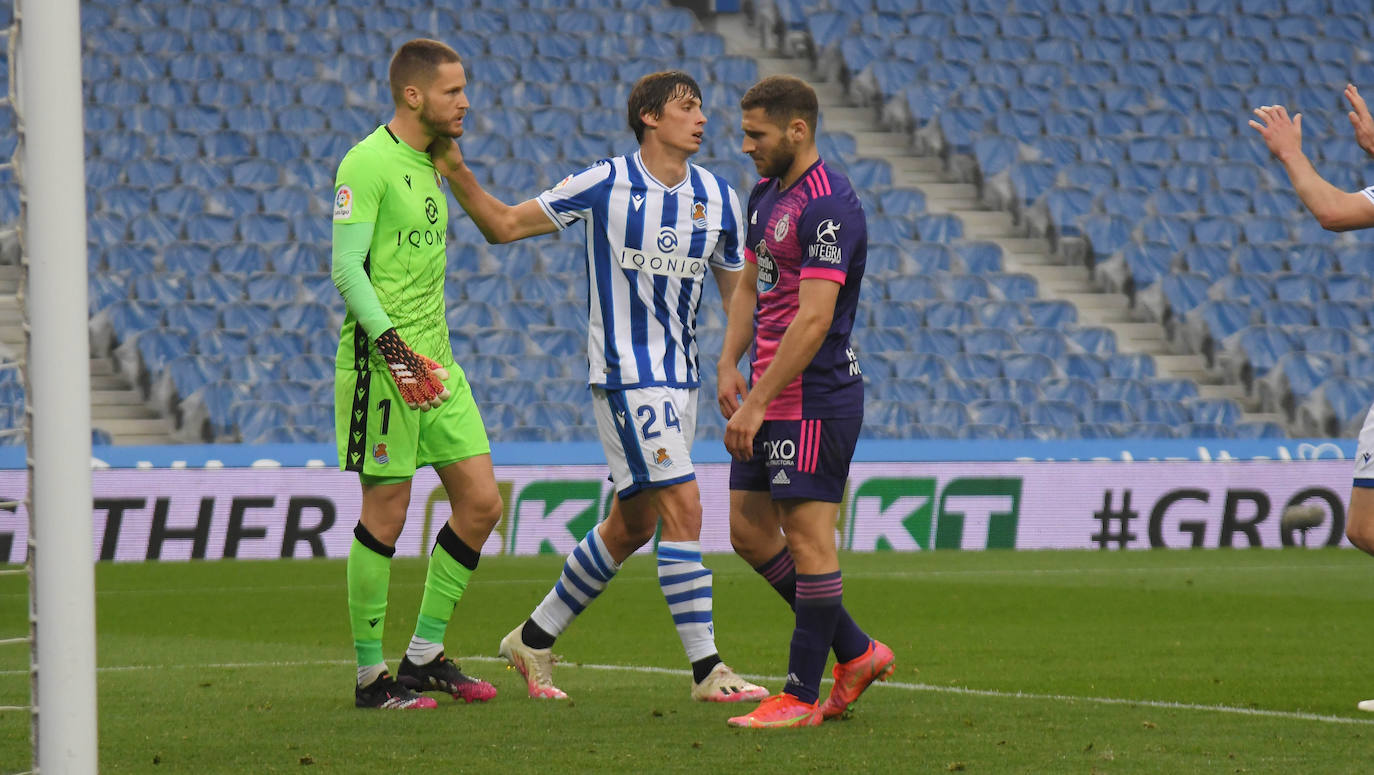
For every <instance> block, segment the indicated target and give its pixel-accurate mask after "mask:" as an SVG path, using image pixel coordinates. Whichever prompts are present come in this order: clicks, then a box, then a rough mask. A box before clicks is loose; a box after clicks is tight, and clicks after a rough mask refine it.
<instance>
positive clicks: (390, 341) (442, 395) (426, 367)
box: [377, 328, 449, 412]
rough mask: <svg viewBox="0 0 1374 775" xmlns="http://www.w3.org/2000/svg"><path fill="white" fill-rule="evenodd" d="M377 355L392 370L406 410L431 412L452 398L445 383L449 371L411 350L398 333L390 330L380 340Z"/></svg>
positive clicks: (392, 376) (378, 338) (378, 339)
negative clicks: (378, 354) (380, 356)
mask: <svg viewBox="0 0 1374 775" xmlns="http://www.w3.org/2000/svg"><path fill="white" fill-rule="evenodd" d="M377 351H378V352H380V353H381V354H382V358H383V359H384V360H385V361H386V365H387V367H388V368H390V369H391V378H392V379H393V380H395V381H396V387H397V388H399V389H400V391H401V398H402V400H404V401H405V402H406V406H408V407H410V408H411V409H419V410H421V411H426V412H428V411H429V410H430V409H436V408H438V407H439V405H440V404H442V403H444V401H445V400H446V399H447V398H448V397H449V392H448V388H446V387H444V382H443V381H444V380H446V379H448V369H445V368H444V367H442V366H440V365H439V364H438V363H435V362H434V361H433V360H431V359H429V358H426V357H425V356H423V355H421V354H419V353H417V352H415V351H414V350H412V349H410V345H408V344H406V343H405V341H404V340H402V339H401V335H400V334H397V333H396V329H394V328H388V329H387V330H386V331H385V332H384V333H383V334H382V335H381V336H379V337H377Z"/></svg>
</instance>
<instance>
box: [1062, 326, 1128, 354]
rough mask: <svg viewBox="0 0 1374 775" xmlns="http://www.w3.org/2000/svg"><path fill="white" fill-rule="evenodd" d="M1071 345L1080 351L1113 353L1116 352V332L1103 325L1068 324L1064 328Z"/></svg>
mask: <svg viewBox="0 0 1374 775" xmlns="http://www.w3.org/2000/svg"><path fill="white" fill-rule="evenodd" d="M1063 331H1064V334H1065V336H1067V337H1068V339H1069V342H1070V346H1071V347H1072V348H1074V349H1075V350H1076V351H1078V352H1085V353H1091V354H1093V355H1103V356H1105V355H1111V354H1113V353H1115V352H1116V334H1115V333H1114V332H1113V331H1112V329H1110V328H1106V327H1103V326H1068V327H1065V328H1064V329H1063Z"/></svg>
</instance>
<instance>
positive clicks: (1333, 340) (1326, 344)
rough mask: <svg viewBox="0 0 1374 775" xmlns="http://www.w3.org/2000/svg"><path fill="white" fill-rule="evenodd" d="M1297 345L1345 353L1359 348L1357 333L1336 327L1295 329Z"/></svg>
mask: <svg viewBox="0 0 1374 775" xmlns="http://www.w3.org/2000/svg"><path fill="white" fill-rule="evenodd" d="M1293 343H1294V346H1295V347H1298V346H1300V347H1301V348H1302V349H1305V350H1310V351H1312V352H1330V353H1338V354H1341V355H1344V354H1346V353H1350V352H1356V351H1357V350H1358V349H1359V345H1358V340H1357V339H1356V337H1355V334H1354V333H1352V332H1350V331H1345V330H1341V329H1335V328H1318V327H1315V326H1314V327H1311V328H1296V329H1293Z"/></svg>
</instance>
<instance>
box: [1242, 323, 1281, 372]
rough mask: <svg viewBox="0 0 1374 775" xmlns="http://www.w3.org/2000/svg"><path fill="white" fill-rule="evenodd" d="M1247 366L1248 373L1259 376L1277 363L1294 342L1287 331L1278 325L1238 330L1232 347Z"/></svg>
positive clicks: (1255, 326)
mask: <svg viewBox="0 0 1374 775" xmlns="http://www.w3.org/2000/svg"><path fill="white" fill-rule="evenodd" d="M1232 349H1234V350H1235V352H1237V353H1238V354H1239V355H1240V356H1241V357H1242V358H1243V360H1244V363H1245V364H1246V365H1247V366H1248V369H1249V373H1250V374H1251V375H1252V376H1253V377H1255V378H1260V377H1263V376H1264V375H1266V374H1268V373H1269V370H1270V369H1272V368H1273V367H1274V365H1275V364H1276V363H1278V360H1279V358H1281V357H1283V355H1284V354H1286V353H1287V352H1288V351H1289V350H1292V349H1294V342H1293V339H1292V337H1290V336H1289V334H1288V332H1287V331H1286V330H1284V329H1282V328H1279V327H1278V326H1266V325H1254V326H1249V327H1248V328H1246V329H1244V330H1242V331H1240V333H1239V334H1238V335H1237V337H1236V341H1235V344H1234V346H1233V348H1232Z"/></svg>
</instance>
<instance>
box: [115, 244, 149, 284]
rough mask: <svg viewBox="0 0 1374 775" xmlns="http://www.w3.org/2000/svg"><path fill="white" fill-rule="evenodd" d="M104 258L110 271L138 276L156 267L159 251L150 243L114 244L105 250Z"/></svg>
mask: <svg viewBox="0 0 1374 775" xmlns="http://www.w3.org/2000/svg"><path fill="white" fill-rule="evenodd" d="M104 258H105V267H106V268H107V269H108V270H109V271H111V272H127V273H129V274H130V275H131V276H133V277H138V276H140V275H144V274H148V273H150V272H153V271H154V270H155V269H156V262H157V252H156V251H155V250H154V249H153V248H152V247H151V246H149V245H129V244H114V245H111V246H110V247H108V248H107V249H106V250H105V251H104Z"/></svg>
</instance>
